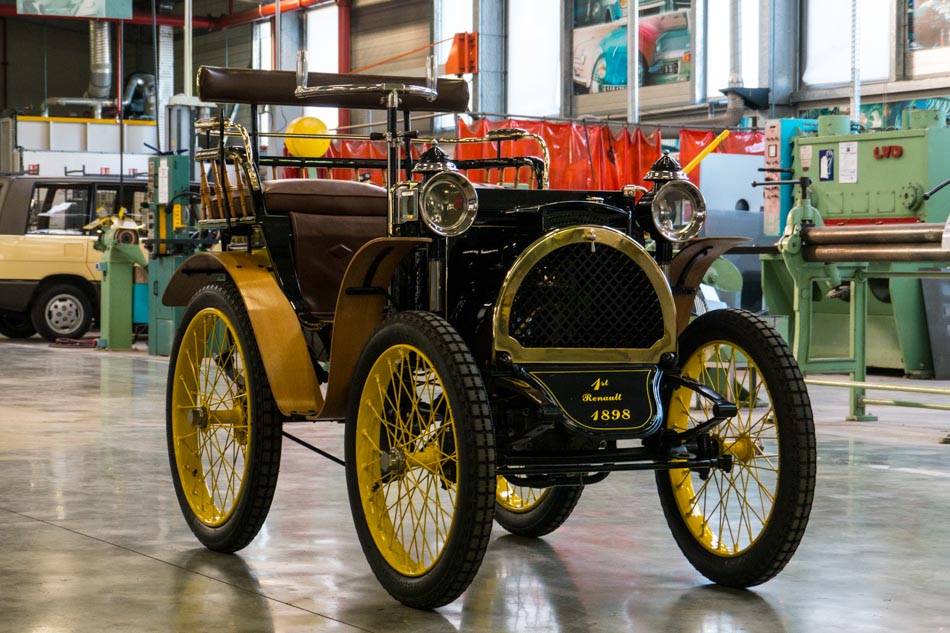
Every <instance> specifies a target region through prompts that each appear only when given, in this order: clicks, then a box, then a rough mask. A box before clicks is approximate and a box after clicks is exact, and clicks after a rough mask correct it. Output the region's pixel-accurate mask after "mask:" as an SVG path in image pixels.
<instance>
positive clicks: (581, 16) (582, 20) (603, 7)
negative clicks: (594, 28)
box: [574, 0, 628, 28]
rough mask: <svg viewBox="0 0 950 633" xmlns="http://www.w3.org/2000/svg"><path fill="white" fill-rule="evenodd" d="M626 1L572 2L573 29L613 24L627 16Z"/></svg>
mask: <svg viewBox="0 0 950 633" xmlns="http://www.w3.org/2000/svg"><path fill="white" fill-rule="evenodd" d="M627 1H628V0H574V27H575V28H577V27H579V26H585V25H590V24H604V23H609V22H613V21H614V20H616V19H618V18H619V17H621V16H623V15H626V14H627Z"/></svg>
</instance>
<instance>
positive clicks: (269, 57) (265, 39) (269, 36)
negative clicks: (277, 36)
mask: <svg viewBox="0 0 950 633" xmlns="http://www.w3.org/2000/svg"><path fill="white" fill-rule="evenodd" d="M273 37H274V25H273V23H271V22H270V21H264V22H255V23H254V44H253V47H252V53H251V54H252V56H253V59H252V60H251V62H252V63H253V65H254V68H256V69H258V70H274V44H273Z"/></svg>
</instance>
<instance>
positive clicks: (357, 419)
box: [346, 312, 494, 608]
mask: <svg viewBox="0 0 950 633" xmlns="http://www.w3.org/2000/svg"><path fill="white" fill-rule="evenodd" d="M356 376H357V378H356V381H355V382H354V385H353V394H354V398H353V401H352V403H351V406H350V415H349V417H348V419H347V429H346V470H347V487H348V490H349V496H350V506H351V509H352V511H353V518H354V521H355V523H356V528H357V533H358V534H359V537H360V542H361V544H362V546H363V551H364V552H365V554H366V557H367V560H368V561H369V563H370V566H371V567H372V568H373V571H374V572H375V573H376V576H377V578H379V580H380V582H381V583H382V584H383V586H384V587H385V588H386V589H387V590H388V591H389V592H390V593H391V594H392V595H393V596H394V597H395V598H396V599H397V600H400V601H401V602H403V603H404V604H407V605H410V606H415V607H419V608H434V607H436V606H440V605H442V604H446V603H447V602H451V601H452V600H454V599H455V598H457V597H458V595H459V594H461V592H462V591H464V590H465V588H466V587H467V586H468V584H469V583H470V582H471V579H472V578H473V577H474V575H475V571H476V570H477V569H478V566H479V565H480V563H481V559H482V556H483V555H484V552H485V548H486V547H487V545H488V536H489V534H490V532H491V520H492V502H493V498H492V493H493V491H494V487H493V485H492V484H494V479H493V473H494V444H493V440H494V438H493V435H492V431H491V418H490V415H489V410H488V397H487V394H486V393H485V389H484V386H483V385H482V383H481V377H480V375H479V372H478V368H477V366H476V365H475V363H474V359H472V358H471V354H470V353H469V352H468V351H467V350H466V348H465V346H464V343H463V342H462V341H461V339H460V338H459V337H458V335H457V334H456V333H455V332H454V330H452V329H451V327H450V326H449V325H448V324H447V323H446V322H445V321H443V320H441V319H439V318H438V317H436V316H434V315H431V314H427V313H420V312H403V313H400V314H397V315H395V316H393V317H391V318H390V319H388V320H387V321H386V322H385V323H384V324H383V325H382V326H381V327H380V329H379V330H377V332H376V334H375V335H374V336H373V338H372V339H371V340H370V342H369V344H368V345H367V346H366V349H365V350H364V352H363V355H362V358H361V360H360V363H359V366H358V367H357V373H356Z"/></svg>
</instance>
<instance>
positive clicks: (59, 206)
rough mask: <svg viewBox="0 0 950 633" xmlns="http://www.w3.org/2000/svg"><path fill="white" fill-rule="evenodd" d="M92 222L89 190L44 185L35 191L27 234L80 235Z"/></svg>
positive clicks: (31, 202)
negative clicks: (90, 221)
mask: <svg viewBox="0 0 950 633" xmlns="http://www.w3.org/2000/svg"><path fill="white" fill-rule="evenodd" d="M88 222H89V187H84V186H79V187H70V186H66V185H41V186H38V187H36V188H35V189H33V197H32V198H31V199H30V216H29V219H28V223H27V228H26V232H27V233H54V234H66V235H80V234H82V232H83V229H82V227H84V226H85V225H86V224H87V223H88Z"/></svg>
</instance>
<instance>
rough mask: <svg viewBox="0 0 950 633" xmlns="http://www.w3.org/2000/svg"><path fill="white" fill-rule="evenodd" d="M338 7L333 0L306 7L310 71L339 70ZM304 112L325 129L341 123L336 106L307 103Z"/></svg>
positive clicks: (308, 64)
mask: <svg viewBox="0 0 950 633" xmlns="http://www.w3.org/2000/svg"><path fill="white" fill-rule="evenodd" d="M339 32H340V30H339V10H338V9H337V5H336V4H335V3H331V4H326V5H323V6H321V7H317V8H315V9H311V10H309V11H307V67H308V68H309V70H310V71H312V72H318V73H338V72H340V48H339V37H340V36H339ZM303 111H304V114H305V115H307V116H313V117H317V118H318V119H320V120H321V121H323V122H324V123H325V124H326V126H327V128H328V129H331V130H332V129H334V128H336V126H338V125H339V124H340V113H339V112H340V111H339V110H338V109H337V108H326V107H319V108H318V107H306V108H304V109H303Z"/></svg>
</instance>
